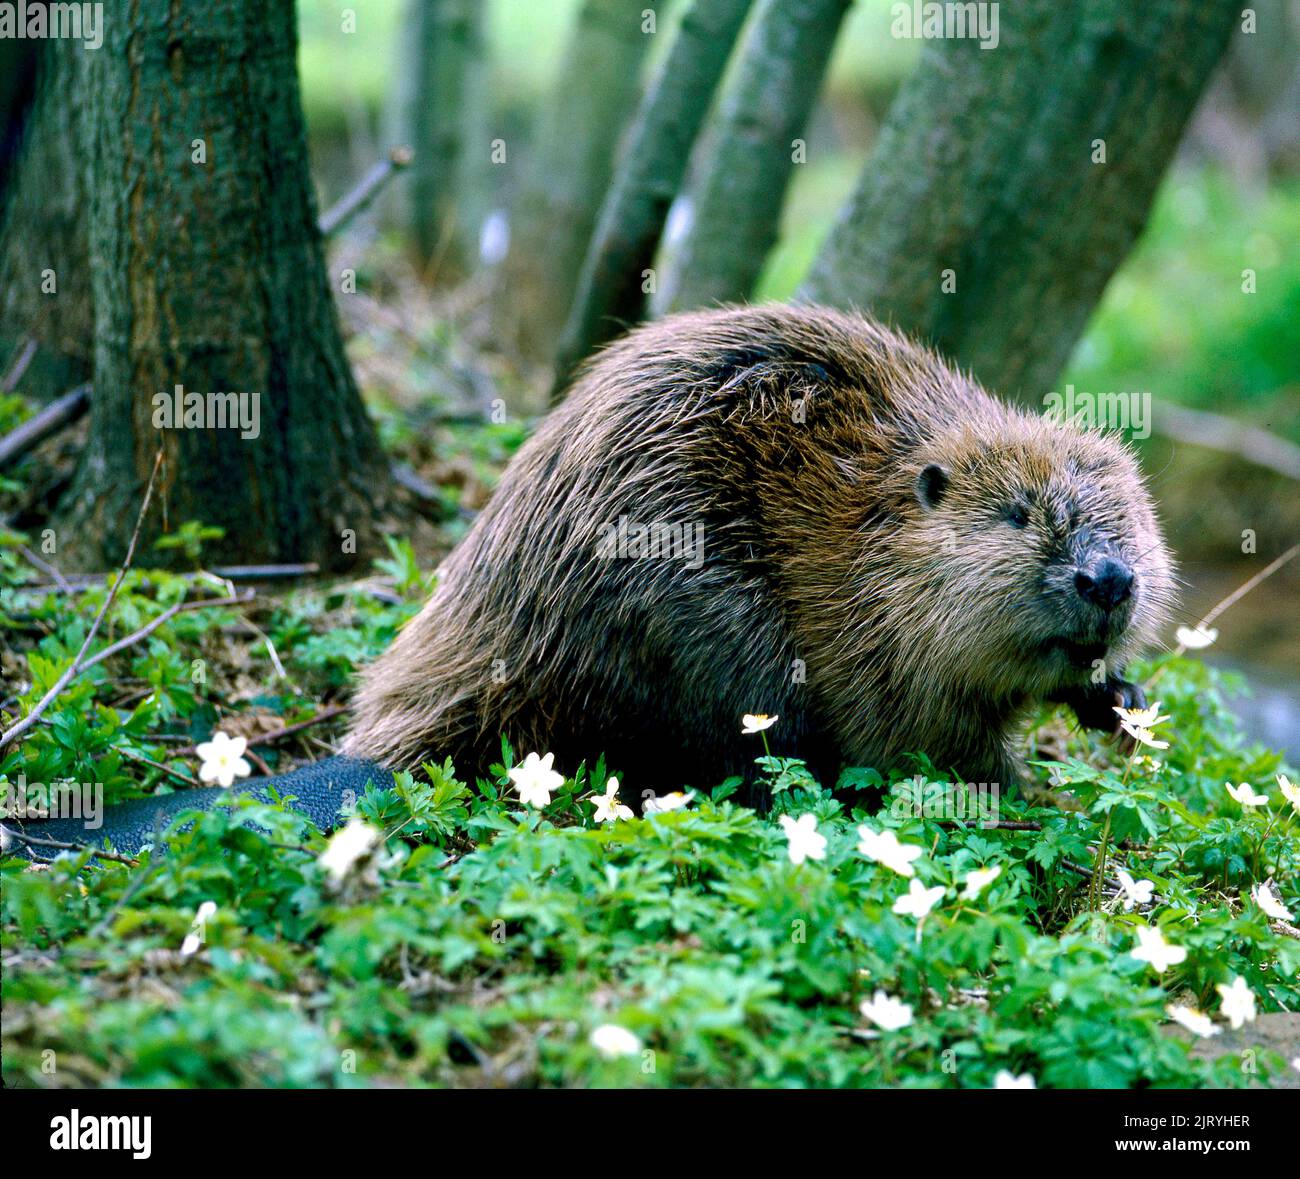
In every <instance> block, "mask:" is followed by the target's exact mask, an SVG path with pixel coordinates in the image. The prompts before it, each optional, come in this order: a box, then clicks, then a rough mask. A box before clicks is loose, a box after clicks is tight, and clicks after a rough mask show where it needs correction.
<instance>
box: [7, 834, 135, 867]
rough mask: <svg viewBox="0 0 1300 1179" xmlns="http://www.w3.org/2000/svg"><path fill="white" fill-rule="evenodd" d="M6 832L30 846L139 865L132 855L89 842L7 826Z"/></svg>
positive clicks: (132, 865) (133, 865)
mask: <svg viewBox="0 0 1300 1179" xmlns="http://www.w3.org/2000/svg"><path fill="white" fill-rule="evenodd" d="M4 832H5V834H6V835H7V836H9V837H10V838H12V839H17V840H20V841H21V842H22V843H25V844H27V845H29V846H30V847H52V848H54V849H56V850H57V851H88V852H90V854H91V855H92V856H98V857H99V858H100V859H102V860H114V861H116V862H117V863H119V864H129V865H130V866H131V867H132V868H134V867H137V866H138V865H139V863H140V861H139V860H136V859H132V857H130V856H124V855H121V854H120V853H119V852H112V851H101V850H100V849H99V848H97V847H91V846H90V844H88V843H68V842H67V841H66V840H62V839H41V838H40V837H39V836H36V835H28V834H27V832H26V831H19V830H17V829H15V828H13V827H6V828H5V829H4Z"/></svg>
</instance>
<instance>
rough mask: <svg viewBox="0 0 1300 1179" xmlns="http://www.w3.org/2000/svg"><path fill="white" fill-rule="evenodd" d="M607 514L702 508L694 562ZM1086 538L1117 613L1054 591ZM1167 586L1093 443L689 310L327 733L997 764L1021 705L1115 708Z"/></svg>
mask: <svg viewBox="0 0 1300 1179" xmlns="http://www.w3.org/2000/svg"><path fill="white" fill-rule="evenodd" d="M936 466H937V467H938V468H941V469H942V471H943V472H945V473H946V475H947V485H946V489H945V490H943V492H942V495H941V497H940V498H939V500H938V502H937V503H935V504H934V505H933V506H927V504H926V503H925V502H924V499H925V496H924V495H922V494H921V493H920V491H919V487H920V486H921V482H923V480H922V472H924V471H927V468H932V467H936ZM919 481H921V482H919ZM1014 503H1020V504H1023V505H1024V507H1025V508H1027V510H1028V515H1029V522H1028V525H1027V526H1026V527H1023V528H1019V529H1017V528H1014V527H1012V526H1011V525H1010V524H1009V523H1008V521H1007V516H1006V512H1007V509H1008V506H1009V505H1012V504H1014ZM620 517H627V518H628V520H629V521H630V522H631V523H633V524H650V523H653V522H672V523H677V524H688V525H693V524H696V523H698V524H701V525H702V526H703V530H704V531H703V536H704V549H703V552H704V559H703V563H702V565H701V566H700V567H699V568H698V569H691V568H689V567H688V562H687V561H685V560H681V559H675V560H674V559H663V558H660V559H654V558H640V559H637V558H610V557H605V556H599V555H597V546H598V544H599V542H600V540H601V537H602V535H604V534H603V533H602V528H601V526H602V525H611V524H616V523H617V521H618V520H619V518H620ZM1102 550H1105V551H1111V552H1114V553H1117V554H1122V556H1123V558H1124V559H1125V560H1126V561H1127V562H1128V563H1129V564H1130V565H1131V566H1132V568H1133V569H1134V570H1135V572H1136V576H1137V581H1136V588H1135V590H1134V594H1133V598H1132V600H1131V601H1130V602H1129V603H1127V604H1126V605H1125V607H1124V608H1122V609H1119V610H1116V611H1115V612H1114V614H1113V615H1112V616H1109V617H1107V616H1105V615H1104V614H1103V612H1101V611H1099V610H1097V609H1096V608H1095V607H1092V606H1090V605H1089V604H1088V603H1085V602H1084V601H1083V600H1082V599H1081V598H1080V597H1079V596H1078V594H1077V592H1076V591H1075V589H1074V582H1073V578H1074V574H1075V571H1076V563H1077V562H1078V561H1081V560H1085V559H1087V557H1088V554H1090V553H1095V552H1098V551H1102ZM1171 594H1172V585H1171V573H1170V564H1169V558H1168V555H1167V554H1166V552H1165V549H1164V546H1163V544H1162V542H1161V539H1160V533H1159V529H1158V526H1157V523H1156V519H1155V515H1154V512H1153V510H1152V506H1151V502H1150V499H1149V497H1148V495H1147V493H1146V491H1145V489H1144V487H1143V485H1142V480H1141V477H1140V475H1139V473H1138V470H1137V467H1136V465H1135V463H1134V461H1133V459H1132V457H1131V456H1130V455H1129V453H1128V452H1127V451H1126V450H1125V449H1124V447H1123V446H1122V445H1121V444H1120V443H1119V442H1117V441H1115V440H1113V439H1112V438H1109V437H1104V436H1101V435H1099V434H1095V433H1085V432H1081V431H1079V430H1076V429H1074V428H1072V427H1070V426H1066V425H1061V424H1054V423H1052V422H1049V421H1047V420H1044V419H1042V418H1039V417H1035V416H1033V415H1029V414H1026V413H1024V412H1021V411H1019V410H1015V409H1010V408H1008V407H1006V406H1004V405H1003V404H1001V403H999V402H997V401H995V400H994V399H993V398H991V397H989V396H988V395H987V394H986V393H984V392H983V391H982V390H981V389H980V388H979V387H978V386H976V385H975V384H974V383H973V382H971V381H969V380H968V379H966V378H965V377H963V376H961V375H960V374H958V373H955V372H953V371H952V370H951V369H949V368H948V367H946V366H945V365H944V364H943V363H942V362H941V361H940V360H939V359H938V358H937V357H936V356H935V355H933V354H932V353H930V352H928V351H926V350H924V349H922V348H920V347H918V346H916V345H915V344H913V343H910V342H909V341H907V340H905V339H904V338H902V337H900V336H898V335H896V334H894V333H893V332H890V331H888V330H886V329H885V328H883V327H881V326H879V325H878V324H875V323H873V322H871V321H870V320H868V319H865V318H863V317H860V316H855V315H849V314H842V313H839V312H833V311H828V310H824V309H819V308H811V307H785V306H768V307H754V308H748V307H741V308H724V309H721V310H716V311H707V312H698V313H692V314H687V315H679V316H675V317H672V318H669V319H666V320H663V321H662V322H659V323H654V324H651V325H649V326H647V327H643V328H640V329H638V330H636V331H634V332H632V333H631V334H630V335H628V336H626V337H624V338H623V339H622V340H620V341H618V342H616V343H615V344H613V345H612V346H611V347H609V348H607V349H606V350H605V351H603V352H602V353H600V354H599V355H598V356H597V357H596V358H595V360H594V361H593V362H592V363H590V364H589V365H588V366H587V368H586V369H585V371H584V372H583V374H582V375H581V376H580V378H579V379H578V381H577V383H576V384H575V386H574V387H573V389H572V391H571V393H570V394H569V396H568V398H567V400H566V401H565V402H564V403H563V404H562V405H561V406H560V407H559V408H558V409H556V410H555V411H554V412H553V413H551V415H550V416H549V417H548V418H547V419H546V420H545V421H544V422H543V423H542V424H541V426H540V428H539V429H538V430H537V432H536V434H535V435H534V436H533V437H532V438H531V439H530V440H529V442H528V443H527V444H526V445H525V446H524V447H523V448H521V450H520V451H519V453H518V455H517V456H516V457H515V459H514V461H513V462H512V463H511V464H510V465H509V467H508V468H507V469H506V471H505V473H504V475H503V476H502V479H501V484H500V486H499V488H498V489H497V491H496V493H495V495H494V496H493V498H492V500H491V502H490V503H489V505H488V506H487V508H486V509H485V510H484V512H483V513H482V515H481V516H480V517H479V519H478V520H477V521H476V523H475V525H474V527H473V528H472V530H471V531H470V533H469V535H468V536H467V537H466V538H465V540H464V541H463V542H462V543H461V544H460V546H459V547H458V548H457V549H456V550H455V552H453V553H452V554H451V556H450V557H449V558H448V559H447V561H446V562H445V564H444V565H443V566H442V568H441V570H440V576H439V584H438V587H437V589H436V591H435V592H434V594H433V596H432V597H431V598H430V600H429V602H428V604H427V605H426V606H425V608H424V610H423V611H422V613H421V614H420V615H419V616H418V617H416V618H415V619H413V620H412V621H411V623H410V624H409V625H408V626H407V627H406V628H405V629H404V630H403V632H402V633H401V634H400V635H399V636H398V637H397V640H396V641H395V642H394V643H393V645H392V647H391V649H390V650H389V651H388V652H386V653H385V654H384V655H383V656H382V657H381V658H380V659H379V660H377V661H376V662H375V663H374V664H373V665H372V666H371V667H370V668H369V669H368V670H367V671H366V672H365V674H364V677H363V680H362V684H361V688H360V691H359V694H358V697H357V701H356V716H355V723H354V725H353V728H352V730H351V733H350V735H349V737H348V740H347V743H346V746H345V752H347V753H351V754H355V755H359V756H365V757H370V758H374V759H376V760H378V761H380V762H383V763H385V764H387V765H389V766H393V767H409V766H413V765H415V764H417V763H418V762H420V761H421V760H423V759H430V758H433V759H441V758H442V757H444V756H451V757H452V758H453V759H454V760H455V761H456V763H457V765H458V766H459V767H460V769H461V770H462V771H463V772H472V771H473V770H475V769H480V768H482V767H483V766H485V765H486V764H487V763H488V762H489V761H491V760H492V759H493V755H494V754H495V752H496V751H497V749H498V747H499V745H498V743H499V736H500V734H501V733H503V732H504V733H505V734H506V735H507V736H509V737H510V738H511V740H512V741H513V742H514V745H515V748H516V749H517V750H518V751H519V753H520V754H521V755H522V754H523V753H524V752H527V751H530V750H537V751H538V752H541V753H545V752H547V751H552V752H554V753H555V754H556V764H557V767H558V768H561V769H563V770H565V771H566V772H569V773H572V772H573V770H574V769H576V768H577V765H578V762H579V760H580V759H583V758H586V759H588V760H593V759H594V758H595V757H596V756H597V755H599V754H600V753H602V752H604V753H605V754H606V755H607V758H608V763H609V765H610V768H611V769H613V770H617V771H619V772H622V773H623V774H625V775H626V776H627V777H628V778H630V779H631V780H632V782H633V783H634V784H635V787H636V788H637V789H642V788H646V787H654V788H660V789H675V788H678V787H680V786H682V785H683V784H690V785H695V786H704V787H708V786H711V785H713V784H716V782H718V781H720V780H721V779H722V777H724V776H725V775H727V774H730V773H738V772H739V773H745V772H746V771H748V770H750V769H751V768H752V762H753V758H754V757H755V755H756V754H758V753H761V752H762V750H761V747H760V744H759V739H758V738H756V737H745V736H742V735H741V732H740V729H741V720H740V718H741V714H742V713H746V712H766V713H775V714H779V716H780V718H781V719H780V722H779V723H778V724H777V725H776V726H775V727H773V728H772V729H770V730H769V731H768V734H767V735H768V738H769V740H770V742H771V744H772V748H773V752H774V753H780V754H787V755H796V754H797V755H799V756H802V757H805V758H806V759H808V760H809V762H810V763H811V764H813V765H814V767H815V768H817V769H818V770H820V771H821V772H822V773H823V774H831V775H833V774H834V772H835V771H836V770H837V768H838V767H839V766H840V765H841V764H849V765H865V766H875V767H878V768H881V769H883V768H885V767H887V766H892V765H895V764H897V763H898V761H899V758H900V756H901V755H902V754H904V753H905V752H909V751H925V752H926V753H928V754H929V755H930V757H931V758H932V759H933V761H934V763H935V764H936V765H937V766H939V767H941V768H951V769H953V770H955V771H956V772H957V773H958V774H960V775H961V776H962V777H963V778H964V779H965V780H968V781H982V782H1000V783H1003V784H1007V783H1009V782H1011V781H1014V780H1015V779H1016V777H1017V776H1018V774H1019V764H1018V759H1017V757H1016V754H1015V752H1014V736H1015V732H1016V727H1017V722H1018V721H1019V720H1020V719H1021V718H1022V717H1023V716H1024V714H1025V712H1026V710H1027V709H1028V708H1029V707H1030V706H1031V705H1032V704H1034V703H1035V702H1036V701H1039V700H1043V699H1064V700H1069V701H1070V702H1071V703H1073V704H1074V705H1075V707H1076V710H1077V711H1078V712H1079V714H1080V716H1081V718H1084V719H1089V717H1091V719H1092V721H1093V722H1095V723H1098V724H1100V725H1101V726H1103V727H1105V726H1107V725H1108V723H1109V721H1110V720H1111V719H1112V717H1111V713H1110V702H1111V700H1112V698H1113V699H1119V700H1127V701H1133V700H1136V699H1137V696H1138V694H1137V693H1135V692H1132V691H1129V689H1130V686H1129V685H1126V684H1124V682H1123V681H1122V680H1121V679H1120V674H1121V671H1122V668H1123V665H1124V662H1125V661H1126V660H1127V659H1128V658H1129V657H1130V656H1131V654H1132V653H1133V652H1134V651H1135V650H1136V649H1137V648H1138V647H1139V646H1140V645H1141V644H1143V643H1145V642H1149V641H1150V640H1152V639H1153V638H1154V635H1155V631H1156V628H1157V627H1158V625H1159V624H1160V623H1161V622H1162V621H1163V619H1164V617H1165V613H1166V611H1167V608H1168V605H1169V602H1170V598H1171ZM1067 641H1068V642H1071V643H1074V644H1076V645H1075V646H1073V647H1069V648H1066V647H1064V646H1063V645H1062V644H1064V643H1065V642H1067ZM1094 657H1095V658H1102V659H1104V661H1105V667H1106V671H1107V675H1108V679H1107V681H1106V682H1105V683H1104V684H1101V685H1092V684H1091V681H1090V674H1089V673H1090V672H1091V671H1092V666H1091V660H1092V658H1094ZM831 781H833V777H832V779H831Z"/></svg>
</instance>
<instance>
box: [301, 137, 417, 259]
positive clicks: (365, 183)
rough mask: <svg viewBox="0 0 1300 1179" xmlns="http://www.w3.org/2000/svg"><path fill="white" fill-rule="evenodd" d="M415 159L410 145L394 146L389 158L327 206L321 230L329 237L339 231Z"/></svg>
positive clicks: (321, 220)
mask: <svg viewBox="0 0 1300 1179" xmlns="http://www.w3.org/2000/svg"><path fill="white" fill-rule="evenodd" d="M411 158H412V152H411V149H410V148H409V147H395V148H392V149H391V150H390V151H389V153H388V157H387V159H383V160H380V161H379V163H377V164H376V165H375V166H374V167H373V168H371V169H370V171H369V172H367V173H366V174H365V175H364V176H363V177H362V178H361V179H360V180H359V181H358V182H357V184H356V187H355V188H353V189H352V191H351V192H349V193H348V194H347V195H346V196H344V197H343V199H342V200H340V201H339V202H338V204H336V205H334V206H333V207H332V208H330V209H327V210H326V211H325V213H324V214H323V215H322V216H321V219H320V231H321V234H322V235H323V236H325V237H329V236H330V235H331V234H334V233H337V232H338V231H339V230H340V229H342V228H343V226H345V225H346V224H347V223H348V222H349V221H351V220H352V218H353V217H355V216H356V215H357V214H358V213H360V212H361V210H362V209H364V208H365V207H366V206H367V205H368V204H370V202H371V201H373V200H374V199H375V197H377V196H378V195H379V193H380V192H381V191H382V189H383V187H384V185H386V184H387V183H388V182H389V181H390V180H391V179H392V178H393V177H394V176H396V175H397V174H398V173H399V172H400V171H402V169H403V168H405V167H406V166H407V165H408V164H409V163H410V162H411Z"/></svg>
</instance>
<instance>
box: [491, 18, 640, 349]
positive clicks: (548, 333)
mask: <svg viewBox="0 0 1300 1179" xmlns="http://www.w3.org/2000/svg"><path fill="white" fill-rule="evenodd" d="M656 3H657V0H583V4H582V6H581V8H580V9H579V10H578V14H577V19H576V22H575V24H574V27H573V31H572V33H571V34H570V37H569V41H568V44H567V46H566V47H565V52H564V57H563V60H562V61H561V63H560V70H559V74H558V76H557V78H556V85H555V90H554V92H553V93H552V94H551V95H550V97H549V100H548V101H547V103H546V105H545V108H544V110H543V112H542V116H541V124H540V127H539V130H538V135H537V140H536V143H535V144H534V146H533V150H532V152H531V159H530V161H529V162H528V164H527V165H525V167H526V178H525V181H524V185H523V189H522V191H521V192H520V194H519V197H518V199H517V201H516V202H515V209H514V213H513V215H512V217H511V221H510V247H509V252H508V254H507V255H506V258H505V260H504V262H503V264H502V266H501V268H500V272H499V274H498V276H497V282H496V294H497V298H496V313H495V315H494V320H495V323H496V327H497V331H498V336H499V339H500V341H501V342H502V343H503V344H505V345H506V346H507V347H510V348H513V349H514V350H515V351H517V352H518V353H519V354H520V355H522V356H525V357H528V358H532V359H536V360H547V361H549V360H550V359H552V358H553V357H554V354H555V347H556V342H557V337H558V335H559V332H560V329H561V328H562V327H563V326H564V320H565V317H566V315H567V313H568V309H569V305H570V303H571V301H572V296H573V291H574V287H575V285H576V283H577V279H578V271H579V269H580V268H581V266H582V259H583V256H584V255H585V253H586V248H587V242H588V241H589V240H590V238H591V232H592V229H593V228H594V226H595V224H596V215H597V213H598V211H599V209H600V203H601V200H602V199H603V197H604V195H605V191H606V189H607V188H608V186H609V181H610V177H611V176H612V174H613V170H614V153H615V148H616V146H617V144H618V140H619V134H620V132H621V131H622V130H623V127H624V126H625V124H626V122H627V120H628V118H629V116H630V115H631V113H632V111H633V109H634V107H635V104H636V101H637V93H638V77H639V73H640V68H641V63H642V59H643V58H644V57H645V54H646V52H647V50H648V49H649V46H650V40H651V36H650V34H649V33H647V32H644V31H643V25H644V21H645V18H644V17H643V16H642V13H643V12H644V11H646V10H649V11H651V12H653V11H654V10H655V8H656Z"/></svg>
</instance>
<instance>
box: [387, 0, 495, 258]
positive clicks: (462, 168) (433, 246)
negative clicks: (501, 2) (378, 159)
mask: <svg viewBox="0 0 1300 1179" xmlns="http://www.w3.org/2000/svg"><path fill="white" fill-rule="evenodd" d="M485 16H486V5H485V4H484V3H483V0H410V6H409V10H408V13H407V17H406V21H405V23H404V25H403V27H402V32H403V40H404V47H403V53H402V56H403V70H402V73H403V87H402V94H401V96H400V99H399V103H400V106H401V108H402V110H401V115H400V126H401V127H402V128H403V134H402V139H403V141H404V142H406V143H408V144H409V145H410V146H411V148H412V149H413V150H414V153H415V154H414V159H413V160H412V165H411V178H410V180H409V182H408V185H407V192H406V194H407V204H408V216H407V222H408V225H409V226H410V230H411V235H412V239H413V241H414V243H415V249H416V254H417V257H418V260H419V263H420V265H421V266H422V267H426V268H429V269H430V270H431V271H432V272H434V273H435V274H436V276H437V277H438V278H439V279H442V280H447V281H454V280H456V279H459V278H463V277H464V276H465V274H466V273H467V272H468V271H469V270H470V269H471V268H472V267H473V264H474V260H475V258H476V256H477V253H478V234H479V228H480V226H481V224H482V218H483V204H484V193H485V189H486V174H487V168H488V166H489V155H488V151H489V137H488V131H487V109H486V102H487V91H486V69H487V59H486V56H485V41H484V20H485Z"/></svg>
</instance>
